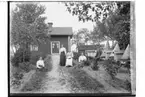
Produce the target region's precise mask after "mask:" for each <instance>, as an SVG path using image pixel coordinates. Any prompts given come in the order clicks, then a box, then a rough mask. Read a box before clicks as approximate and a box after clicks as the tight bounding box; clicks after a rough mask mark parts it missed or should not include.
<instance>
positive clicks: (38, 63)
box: [36, 57, 45, 69]
mask: <svg viewBox="0 0 145 97" xmlns="http://www.w3.org/2000/svg"><path fill="white" fill-rule="evenodd" d="M44 66H45V65H44V61H43V60H42V57H40V58H39V60H38V61H37V63H36V67H37V69H43V68H44Z"/></svg>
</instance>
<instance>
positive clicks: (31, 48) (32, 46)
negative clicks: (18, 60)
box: [30, 45, 38, 51]
mask: <svg viewBox="0 0 145 97" xmlns="http://www.w3.org/2000/svg"><path fill="white" fill-rule="evenodd" d="M30 51H38V46H37V45H30Z"/></svg>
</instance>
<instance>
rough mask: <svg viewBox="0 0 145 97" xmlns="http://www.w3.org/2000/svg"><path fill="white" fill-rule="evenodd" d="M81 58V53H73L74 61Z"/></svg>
mask: <svg viewBox="0 0 145 97" xmlns="http://www.w3.org/2000/svg"><path fill="white" fill-rule="evenodd" d="M79 56H80V54H79V53H77V52H73V59H74V60H78V58H79Z"/></svg>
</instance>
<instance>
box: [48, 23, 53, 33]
mask: <svg viewBox="0 0 145 97" xmlns="http://www.w3.org/2000/svg"><path fill="white" fill-rule="evenodd" d="M52 25H53V23H52V22H48V29H49V32H51V31H52Z"/></svg>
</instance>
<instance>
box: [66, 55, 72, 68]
mask: <svg viewBox="0 0 145 97" xmlns="http://www.w3.org/2000/svg"><path fill="white" fill-rule="evenodd" d="M72 57H73V55H72V53H71V52H68V53H67V57H66V66H73V62H72V61H73V58H72Z"/></svg>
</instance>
